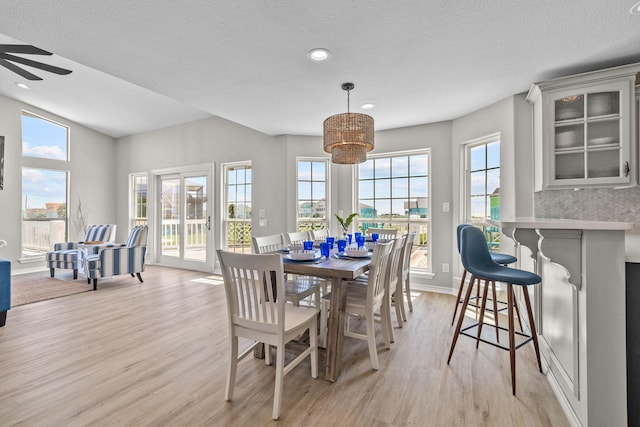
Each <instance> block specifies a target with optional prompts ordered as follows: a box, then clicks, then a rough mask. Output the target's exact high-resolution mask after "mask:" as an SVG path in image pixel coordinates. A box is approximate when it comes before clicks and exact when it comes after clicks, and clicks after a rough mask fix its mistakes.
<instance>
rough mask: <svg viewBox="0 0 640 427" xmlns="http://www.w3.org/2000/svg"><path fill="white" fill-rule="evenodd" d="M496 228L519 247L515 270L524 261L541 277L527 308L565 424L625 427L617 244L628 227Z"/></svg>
mask: <svg viewBox="0 0 640 427" xmlns="http://www.w3.org/2000/svg"><path fill="white" fill-rule="evenodd" d="M501 225H502V231H503V233H504V234H505V235H506V236H510V237H512V238H513V240H515V241H516V242H518V244H519V245H518V246H517V248H516V252H517V254H518V259H519V262H522V261H523V260H524V259H525V258H524V257H523V255H525V253H527V254H531V256H532V257H533V259H534V260H535V265H536V271H537V273H538V274H540V275H541V276H542V284H541V286H538V287H536V288H535V305H534V307H535V312H536V325H537V327H538V334H539V336H538V341H539V342H540V353H541V356H542V361H543V369H544V371H545V373H546V374H547V375H548V377H549V381H550V383H551V385H552V388H553V390H554V392H555V394H556V396H557V397H558V400H559V402H560V404H561V405H562V406H563V409H564V410H565V413H566V414H567V417H568V418H569V420H570V421H571V424H572V425H581V426H584V427H588V426H624V425H627V377H626V375H627V371H626V326H625V325H626V317H625V302H626V299H625V298H626V297H625V274H624V269H625V264H624V260H625V248H624V242H625V230H629V229H631V227H632V224H630V223H618V222H599V221H578V220H557V219H546V220H545V219H518V218H516V219H515V220H514V221H511V222H507V221H504V222H502V223H501ZM505 243H506V242H505ZM522 247H526V248H528V250H527V251H522ZM521 312H522V311H521Z"/></svg>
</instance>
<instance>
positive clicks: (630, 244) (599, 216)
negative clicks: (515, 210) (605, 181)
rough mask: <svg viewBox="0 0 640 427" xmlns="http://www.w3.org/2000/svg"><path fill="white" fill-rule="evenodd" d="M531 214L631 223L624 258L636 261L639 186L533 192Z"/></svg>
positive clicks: (639, 235)
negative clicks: (532, 209) (532, 212)
mask: <svg viewBox="0 0 640 427" xmlns="http://www.w3.org/2000/svg"><path fill="white" fill-rule="evenodd" d="M534 211H535V216H536V217H537V218H568V219H584V220H594V221H623V222H631V223H633V224H634V227H633V229H632V230H630V231H627V235H626V247H627V258H628V260H630V261H636V259H637V258H638V257H640V188H639V187H634V188H624V189H619V190H615V189H611V188H588V189H582V190H551V191H540V192H537V193H534ZM631 253H633V254H634V255H633V256H632V257H631V258H633V259H630V254H631ZM638 261H640V259H639V260H638Z"/></svg>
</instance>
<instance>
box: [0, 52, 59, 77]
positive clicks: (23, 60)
mask: <svg viewBox="0 0 640 427" xmlns="http://www.w3.org/2000/svg"><path fill="white" fill-rule="evenodd" d="M0 58H2V59H5V60H7V61H11V62H18V63H20V64H24V65H28V66H30V67H34V68H38V69H40V70H44V71H48V72H50V73H54V74H59V75H66V74H70V73H71V70H67V69H64V68H60V67H55V66H53V65H49V64H43V63H42V62H38V61H33V60H31V59H26V58H22V57H20V56H14V55H10V54H8V53H0Z"/></svg>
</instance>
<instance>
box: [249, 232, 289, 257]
mask: <svg viewBox="0 0 640 427" xmlns="http://www.w3.org/2000/svg"><path fill="white" fill-rule="evenodd" d="M251 240H252V241H253V253H255V254H267V253H270V252H276V251H279V250H280V249H284V248H285V247H286V246H287V245H286V244H285V242H284V236H283V235H282V233H279V234H272V235H269V236H262V237H257V236H253V237H252V238H251Z"/></svg>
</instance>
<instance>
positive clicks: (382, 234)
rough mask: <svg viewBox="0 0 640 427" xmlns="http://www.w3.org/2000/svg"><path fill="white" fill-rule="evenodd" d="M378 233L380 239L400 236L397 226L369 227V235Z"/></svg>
mask: <svg viewBox="0 0 640 427" xmlns="http://www.w3.org/2000/svg"><path fill="white" fill-rule="evenodd" d="M374 233H378V239H395V238H396V237H397V236H398V229H397V228H367V234H366V235H367V236H371V235H372V234H374Z"/></svg>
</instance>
